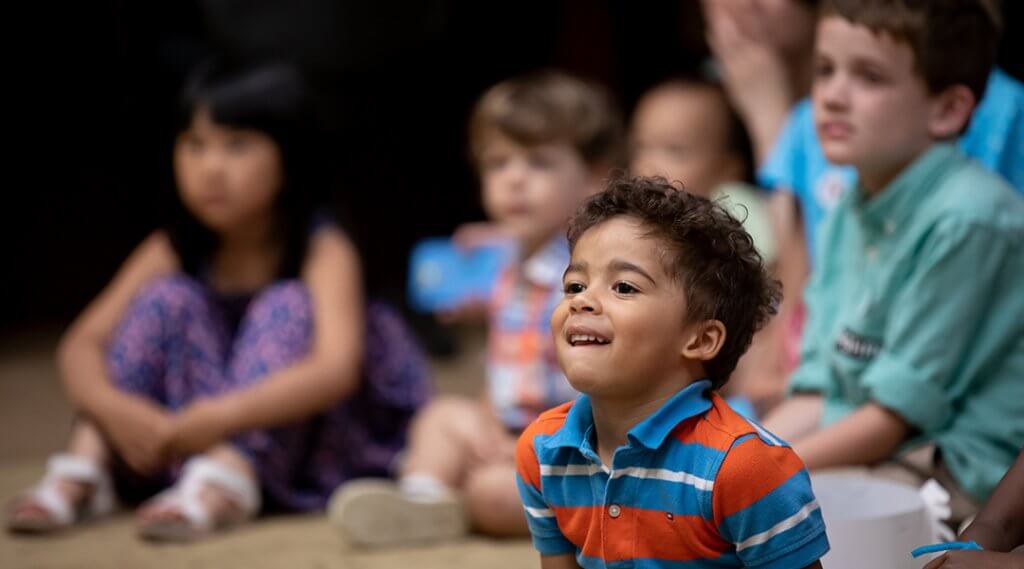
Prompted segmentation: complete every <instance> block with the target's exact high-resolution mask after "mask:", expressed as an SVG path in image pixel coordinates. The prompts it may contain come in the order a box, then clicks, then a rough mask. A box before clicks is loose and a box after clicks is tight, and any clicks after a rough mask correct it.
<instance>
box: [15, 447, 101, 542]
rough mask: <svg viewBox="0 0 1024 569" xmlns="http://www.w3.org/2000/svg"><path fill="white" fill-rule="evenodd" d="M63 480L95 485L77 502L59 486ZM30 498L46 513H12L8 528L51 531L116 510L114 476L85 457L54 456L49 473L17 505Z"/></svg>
mask: <svg viewBox="0 0 1024 569" xmlns="http://www.w3.org/2000/svg"><path fill="white" fill-rule="evenodd" d="M63 481H71V482H78V483H80V484H87V485H89V486H92V490H91V491H90V492H89V495H88V496H86V497H85V498H84V499H83V500H82V501H81V503H80V504H77V505H75V504H72V503H71V500H69V499H68V497H67V496H65V495H64V493H63V492H61V491H60V488H59V485H60V483H61V482H63ZM26 501H31V502H34V504H35V505H36V506H38V507H39V508H40V509H42V510H43V511H44V512H46V516H45V517H43V518H39V519H24V520H16V519H13V518H11V514H12V513H13V512H8V518H7V529H8V530H9V531H13V532H26V533H47V532H52V531H56V530H60V529H64V528H68V527H70V526H72V525H75V524H77V523H81V522H84V521H86V520H90V519H95V518H98V517H102V516H104V515H106V514H109V513H110V512H112V511H113V510H114V487H113V484H112V483H111V481H110V475H108V474H107V472H106V471H104V470H103V468H101V467H100V465H99V464H97V463H96V462H94V461H92V460H90V459H88V458H85V457H81V456H76V455H73V454H66V453H61V454H55V455H52V456H51V457H50V458H49V459H48V460H47V461H46V474H45V475H44V476H43V480H42V482H40V483H39V484H38V485H37V486H36V487H35V488H33V489H31V490H29V491H28V492H27V493H25V494H24V495H23V496H22V497H21V498H18V499H16V500H15V502H14V504H15V506H14V507H17V506H16V505H17V504H24V503H25V502H26Z"/></svg>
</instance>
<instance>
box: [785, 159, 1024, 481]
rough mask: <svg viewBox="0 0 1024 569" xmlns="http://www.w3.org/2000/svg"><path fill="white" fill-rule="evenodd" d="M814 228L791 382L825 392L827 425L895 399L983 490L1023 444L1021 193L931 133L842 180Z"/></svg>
mask: <svg viewBox="0 0 1024 569" xmlns="http://www.w3.org/2000/svg"><path fill="white" fill-rule="evenodd" d="M1021 159H1024V157H1021ZM820 238H821V239H820V241H819V243H818V251H821V253H822V254H821V255H820V258H821V259H820V263H818V265H817V266H816V267H815V269H814V273H813V274H812V276H811V282H810V283H809V285H808V287H807V291H806V293H805V301H806V303H807V308H808V320H807V324H806V326H805V328H804V335H803V345H802V349H801V361H800V366H799V367H798V369H797V370H796V372H795V373H794V376H793V378H792V380H791V388H792V389H793V390H795V391H816V392H820V393H821V394H822V395H823V396H824V399H825V415H824V422H825V423H826V424H828V423H831V422H834V421H836V420H839V419H841V418H842V417H844V416H846V415H847V414H849V413H850V412H852V411H853V410H855V409H857V408H858V407H860V406H862V405H864V404H865V403H868V402H870V401H874V402H876V403H878V404H880V405H882V406H884V407H886V408H888V409H891V410H893V411H895V412H896V413H898V414H899V415H900V416H902V417H903V418H904V420H906V421H907V422H908V423H910V424H911V425H912V426H913V427H914V428H916V429H917V430H918V431H919V432H920V434H921V436H920V437H919V438H917V439H915V440H914V441H911V443H917V442H921V441H924V440H931V441H934V442H935V443H936V444H937V446H938V448H939V449H940V451H941V453H942V457H943V460H944V461H945V463H946V465H947V466H948V468H949V469H950V471H951V472H952V474H953V476H954V477H955V478H956V479H957V481H958V482H959V483H960V485H961V486H962V487H963V488H964V489H965V490H967V491H968V492H969V493H971V494H972V495H973V496H975V497H976V498H978V499H980V500H983V499H985V498H986V497H987V496H988V495H989V493H990V492H991V491H992V489H993V488H994V487H995V485H996V483H998V482H999V479H1000V478H1001V477H1002V475H1003V474H1004V473H1005V472H1006V470H1007V469H1008V468H1009V467H1010V465H1011V464H1012V463H1013V460H1014V458H1015V457H1016V456H1017V453H1018V452H1020V450H1021V446H1022V445H1024V199H1022V197H1021V196H1020V195H1019V194H1016V193H1015V192H1014V191H1013V190H1012V189H1011V188H1010V187H1009V186H1008V185H1007V184H1005V183H1004V182H1003V181H1002V180H1000V179H999V178H997V177H995V176H994V175H992V174H989V173H987V172H985V171H984V170H982V168H981V167H979V166H977V165H976V164H974V163H972V162H971V161H969V160H968V159H967V158H966V157H965V156H963V155H962V154H961V153H960V152H959V151H958V150H957V149H956V148H955V147H953V146H952V145H949V144H937V145H935V146H934V147H933V148H931V149H930V150H929V151H928V152H926V153H925V154H924V155H922V156H921V157H919V158H918V159H917V160H916V161H914V162H913V163H912V164H911V165H910V166H909V167H907V169H906V170H904V171H903V172H902V173H901V174H900V175H899V176H898V177H897V178H896V179H895V180H893V182H891V183H890V184H889V186H888V187H886V188H885V189H884V190H883V191H882V192H881V193H879V194H878V195H876V196H875V197H873V198H871V199H868V198H867V197H866V194H865V193H864V190H863V188H858V189H857V190H856V191H851V192H847V193H846V195H845V196H844V197H843V198H842V201H841V202H840V203H839V205H838V206H837V208H836V210H835V212H834V213H833V215H832V216H831V217H830V218H829V220H828V221H826V223H825V226H824V228H823V230H822V234H821V235H820Z"/></svg>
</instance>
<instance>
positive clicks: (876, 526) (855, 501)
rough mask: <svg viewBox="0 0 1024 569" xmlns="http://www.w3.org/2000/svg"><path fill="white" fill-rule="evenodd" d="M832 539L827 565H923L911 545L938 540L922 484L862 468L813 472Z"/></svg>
mask: <svg viewBox="0 0 1024 569" xmlns="http://www.w3.org/2000/svg"><path fill="white" fill-rule="evenodd" d="M811 484H813V486H814V494H815V495H816V496H817V498H818V504H819V505H820V506H821V513H822V516H823V517H824V518H825V526H826V527H827V528H828V539H829V542H830V543H831V544H832V550H831V551H829V553H828V555H826V556H825V557H824V558H822V560H821V564H822V566H823V567H824V569H865V568H871V569H920V567H922V566H923V565H924V564H925V563H926V562H927V560H928V558H930V556H929V557H921V558H918V559H914V558H912V557H911V556H910V551H911V550H912V549H914V548H915V547H918V546H920V545H927V544H929V543H935V542H936V541H938V537H937V535H936V532H935V529H934V528H935V526H934V525H933V523H932V518H931V515H930V514H929V513H928V510H927V508H926V506H925V503H924V500H923V499H922V498H921V496H920V494H919V493H918V490H917V488H914V487H913V486H907V485H905V484H900V483H897V482H890V481H887V480H881V479H878V478H870V477H867V476H864V475H858V474H841V473H831V474H830V473H823V474H815V475H813V476H811Z"/></svg>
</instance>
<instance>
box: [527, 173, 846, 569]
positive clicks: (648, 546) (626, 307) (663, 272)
mask: <svg viewBox="0 0 1024 569" xmlns="http://www.w3.org/2000/svg"><path fill="white" fill-rule="evenodd" d="M569 243H570V249H571V252H572V258H571V261H570V263H569V267H568V269H567V270H566V271H565V276H564V277H563V282H564V286H565V296H564V298H563V299H562V301H561V303H559V305H558V307H557V308H556V309H555V313H554V315H553V316H552V318H551V328H552V333H553V335H554V338H555V345H556V348H557V352H558V361H559V364H560V365H561V366H562V369H563V370H564V371H565V375H566V377H567V378H568V379H569V382H570V383H571V384H572V386H573V387H575V388H576V389H578V390H579V391H581V392H582V393H584V395H581V396H580V397H579V398H578V399H577V400H576V401H575V402H570V403H566V404H563V405H560V406H558V407H556V408H554V409H551V410H549V411H547V412H545V413H544V414H542V415H541V416H540V417H539V418H538V419H537V420H536V421H534V422H533V424H531V425H530V426H529V427H528V428H527V429H526V431H525V432H524V433H523V435H522V436H521V437H520V439H519V444H518V446H517V447H516V468H517V474H518V478H517V481H518V484H519V491H520V495H521V498H522V501H523V504H524V506H525V508H526V512H527V516H526V517H527V519H528V521H529V525H530V530H531V532H532V534H533V543H534V545H535V546H536V548H537V549H538V550H539V551H540V553H541V565H542V567H544V568H545V569H551V568H555V567H576V566H581V567H607V566H609V565H612V564H614V563H616V562H622V563H626V564H630V565H629V566H632V564H633V563H635V564H636V565H637V566H641V565H642V566H644V567H682V566H685V567H694V568H700V567H709V568H710V567H771V568H800V567H820V566H821V565H820V563H819V562H818V559H820V558H821V557H822V556H823V555H824V554H825V553H826V552H827V551H828V549H829V543H828V538H827V536H826V535H825V525H824V522H823V520H822V516H821V512H820V510H819V508H818V505H817V502H816V501H815V498H814V494H813V492H812V491H811V484H810V479H809V477H808V474H807V471H806V470H805V469H804V466H803V463H801V461H800V459H799V457H797V455H796V453H794V452H793V451H792V449H790V448H789V446H788V445H786V443H784V442H783V441H782V440H780V439H779V438H778V437H776V436H774V435H772V434H771V433H769V432H768V431H766V430H764V429H763V428H761V427H760V426H759V425H757V424H756V423H753V422H750V421H748V420H746V419H744V418H743V417H741V416H740V415H738V414H737V413H736V412H734V411H733V410H732V409H731V408H730V407H729V406H728V405H727V404H726V403H725V402H724V401H723V400H722V398H720V397H719V396H718V395H717V394H716V393H715V391H717V390H718V389H719V388H721V387H722V386H723V385H725V383H726V382H727V381H728V380H729V375H730V374H731V373H732V370H733V368H734V367H735V365H736V361H737V360H738V359H739V357H740V356H741V355H742V354H743V352H744V351H745V350H746V349H747V346H749V345H750V341H751V337H752V336H753V334H754V332H755V331H756V330H757V329H758V328H760V327H761V326H762V325H764V324H765V322H766V321H767V320H768V318H769V317H770V316H771V315H772V314H773V313H774V312H775V307H776V305H777V303H778V301H779V285H778V283H777V282H776V281H774V280H772V279H770V278H769V276H768V274H767V272H766V271H765V269H764V266H763V264H762V261H761V257H760V255H759V254H758V253H757V251H756V249H755V248H754V246H753V243H752V240H751V238H750V236H749V235H748V234H747V233H746V231H744V230H743V227H742V226H741V224H740V222H739V221H738V220H737V219H736V218H734V217H733V216H732V215H731V214H730V213H728V212H727V211H726V210H725V209H723V208H722V207H721V206H720V205H718V204H715V203H714V202H711V201H709V200H707V199H705V198H701V197H698V196H694V195H691V194H688V193H686V192H681V191H678V190H677V189H676V188H675V187H673V186H672V185H671V184H669V183H668V182H666V181H665V180H664V179H661V178H633V179H621V180H616V181H613V182H611V183H610V184H609V187H608V189H607V191H605V192H604V193H602V194H599V195H597V196H594V197H593V198H591V199H590V200H589V201H587V202H586V204H585V205H584V206H583V207H582V208H581V209H580V210H579V211H578V212H577V214H576V215H575V217H574V218H573V220H572V222H571V224H570V229H569Z"/></svg>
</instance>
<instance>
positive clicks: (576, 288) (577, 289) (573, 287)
mask: <svg viewBox="0 0 1024 569" xmlns="http://www.w3.org/2000/svg"><path fill="white" fill-rule="evenodd" d="M583 290H584V287H583V284H582V283H569V284H567V285H565V294H579V293H581V292H583Z"/></svg>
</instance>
